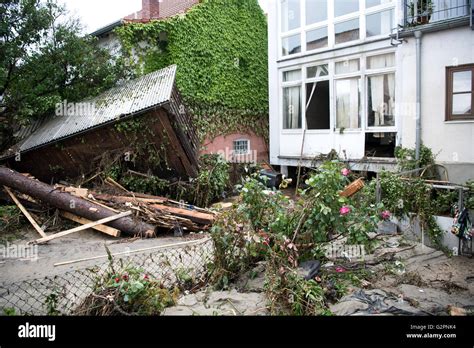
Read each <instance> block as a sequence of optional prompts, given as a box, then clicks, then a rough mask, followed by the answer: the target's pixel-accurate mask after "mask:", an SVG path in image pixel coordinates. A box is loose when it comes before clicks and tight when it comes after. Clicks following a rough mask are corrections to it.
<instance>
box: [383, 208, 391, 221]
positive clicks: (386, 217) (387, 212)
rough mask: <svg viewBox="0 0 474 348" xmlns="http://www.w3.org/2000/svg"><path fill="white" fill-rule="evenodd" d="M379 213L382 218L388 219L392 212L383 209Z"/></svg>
mask: <svg viewBox="0 0 474 348" xmlns="http://www.w3.org/2000/svg"><path fill="white" fill-rule="evenodd" d="M381 215H382V219H384V220H388V219H390V216H392V214H391V213H390V211H388V210H384V211H383V212H382V214H381Z"/></svg>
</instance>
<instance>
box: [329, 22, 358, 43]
mask: <svg viewBox="0 0 474 348" xmlns="http://www.w3.org/2000/svg"><path fill="white" fill-rule="evenodd" d="M334 31H335V34H336V44H340V43H344V42H349V41H353V40H358V39H359V19H358V18H357V19H351V20H350V21H345V22H341V23H337V24H336V25H334Z"/></svg>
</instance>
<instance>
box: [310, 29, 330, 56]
mask: <svg viewBox="0 0 474 348" xmlns="http://www.w3.org/2000/svg"><path fill="white" fill-rule="evenodd" d="M323 47H328V28H327V27H324V28H319V29H315V30H311V31H308V32H307V33H306V51H311V50H315V49H318V48H323Z"/></svg>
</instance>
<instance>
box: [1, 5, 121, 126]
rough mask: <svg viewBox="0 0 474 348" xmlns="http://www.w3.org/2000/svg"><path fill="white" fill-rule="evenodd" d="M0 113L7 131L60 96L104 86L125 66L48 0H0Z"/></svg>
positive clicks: (49, 110)
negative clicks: (0, 13)
mask: <svg viewBox="0 0 474 348" xmlns="http://www.w3.org/2000/svg"><path fill="white" fill-rule="evenodd" d="M2 11H4V12H3V13H2V21H1V26H0V28H1V32H0V35H1V42H2V44H1V46H0V59H1V61H2V64H1V65H0V95H2V96H3V100H2V101H1V102H0V110H1V111H0V117H5V119H6V122H3V123H2V125H3V126H4V127H5V128H6V129H5V130H4V131H8V130H9V129H10V128H11V127H14V126H16V125H18V124H24V123H28V122H30V121H31V119H35V118H39V117H41V116H49V115H51V114H53V113H54V111H55V106H56V104H57V103H60V102H62V101H64V100H67V101H68V102H76V101H79V100H82V99H84V98H86V97H88V96H91V95H96V94H98V93H100V92H101V91H103V90H104V89H107V88H110V87H111V86H112V85H113V84H114V83H115V82H116V81H117V79H119V78H121V77H124V76H125V75H126V73H127V70H126V69H124V66H122V64H121V63H120V60H117V61H114V60H113V57H111V56H110V54H109V53H108V52H107V51H106V50H104V49H100V48H99V47H98V46H97V40H96V39H95V38H91V37H88V36H83V35H82V33H81V30H82V29H81V26H80V24H79V22H78V21H77V20H75V19H72V18H68V19H67V20H66V18H65V17H66V11H65V9H64V8H63V7H61V6H60V5H58V4H57V3H56V2H55V1H54V0H47V1H40V0H8V1H6V2H3V3H2Z"/></svg>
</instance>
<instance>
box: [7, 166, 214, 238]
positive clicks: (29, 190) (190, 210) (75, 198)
mask: <svg viewBox="0 0 474 348" xmlns="http://www.w3.org/2000/svg"><path fill="white" fill-rule="evenodd" d="M105 182H106V184H107V185H109V186H110V187H111V188H113V189H114V192H117V191H118V192H120V193H119V194H110V193H101V192H95V191H92V190H89V189H86V188H80V187H73V186H70V185H64V184H58V185H55V186H51V185H47V184H45V183H42V182H40V181H38V180H36V179H34V178H32V177H31V176H28V175H24V174H20V173H18V172H15V171H14V170H11V169H8V168H5V167H0V187H3V188H4V191H5V192H6V194H7V195H5V196H4V197H7V198H8V199H9V200H11V201H12V202H13V203H15V204H16V205H17V206H18V207H19V209H20V210H21V211H22V213H23V214H24V215H25V216H26V217H27V219H28V220H29V222H30V223H31V224H32V225H33V227H34V228H35V229H36V231H37V232H38V233H39V234H40V235H41V238H40V239H37V240H36V241H35V243H46V242H48V241H50V240H52V239H56V238H60V237H62V236H66V235H69V234H72V233H75V232H78V231H82V230H85V229H88V228H92V229H94V230H97V231H100V232H102V233H105V234H107V235H110V236H113V237H119V236H120V235H121V234H124V235H128V236H140V237H153V236H156V234H157V233H159V232H166V231H174V232H179V234H182V233H183V232H197V231H203V230H206V229H208V228H209V226H210V225H212V223H213V221H214V219H215V217H216V213H215V212H213V211H210V210H208V209H203V208H198V207H195V206H190V205H187V204H184V203H183V202H177V201H173V200H170V199H168V198H165V197H159V196H150V195H146V194H139V193H134V192H130V191H128V190H126V189H125V188H124V187H122V186H121V185H120V184H119V183H117V182H115V181H114V180H113V179H112V178H107V180H106V181H105ZM14 191H16V193H15V192H14ZM108 191H109V192H110V190H108ZM25 205H34V206H39V207H47V208H51V207H52V208H56V209H58V211H59V215H60V216H61V217H63V218H65V219H67V220H70V221H73V222H75V223H77V224H79V226H78V227H75V228H72V229H69V230H66V231H62V232H59V233H56V234H50V235H47V234H46V233H45V231H44V229H43V228H42V227H41V226H40V225H39V224H38V223H37V221H36V220H37V219H35V218H34V217H33V216H32V214H30V213H29V212H28V210H27V209H26V208H25Z"/></svg>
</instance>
